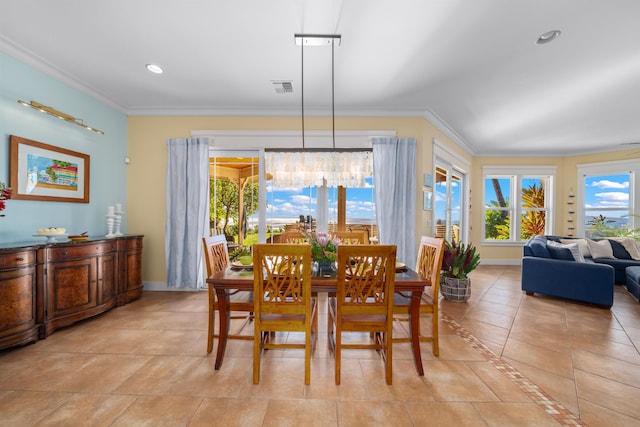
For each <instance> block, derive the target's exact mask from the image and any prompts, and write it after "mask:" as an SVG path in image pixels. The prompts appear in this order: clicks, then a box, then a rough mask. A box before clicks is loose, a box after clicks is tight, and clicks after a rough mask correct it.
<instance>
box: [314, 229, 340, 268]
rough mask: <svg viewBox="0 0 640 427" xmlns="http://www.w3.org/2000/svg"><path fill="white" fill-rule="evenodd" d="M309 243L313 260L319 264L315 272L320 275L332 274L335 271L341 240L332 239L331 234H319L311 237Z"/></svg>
mask: <svg viewBox="0 0 640 427" xmlns="http://www.w3.org/2000/svg"><path fill="white" fill-rule="evenodd" d="M309 242H310V243H311V258H312V259H313V261H314V263H316V264H317V266H315V268H314V270H316V271H317V273H318V274H319V275H324V274H331V273H332V272H333V271H335V266H334V263H335V261H336V257H337V252H338V245H339V244H340V239H338V238H337V237H335V238H331V236H330V235H329V233H325V232H317V233H312V234H310V235H309Z"/></svg>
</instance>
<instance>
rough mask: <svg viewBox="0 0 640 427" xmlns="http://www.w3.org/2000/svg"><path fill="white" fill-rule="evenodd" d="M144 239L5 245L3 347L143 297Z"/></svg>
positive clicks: (0, 308)
mask: <svg viewBox="0 0 640 427" xmlns="http://www.w3.org/2000/svg"><path fill="white" fill-rule="evenodd" d="M142 239H143V236H139V235H131V236H119V237H115V238H109V239H107V238H90V239H89V240H87V241H84V242H64V243H62V242H60V243H44V244H38V243H25V244H14V245H11V244H9V245H2V246H0V349H3V348H7V347H12V346H16V345H23V344H27V343H29V342H35V341H37V340H38V339H43V338H46V337H47V336H49V335H51V334H52V333H53V332H54V331H55V330H56V329H59V328H61V327H64V326H68V325H71V324H72V323H75V322H77V321H79V320H83V319H86V318H88V317H91V316H95V315H97V314H100V313H103V312H105V311H107V310H109V309H111V308H113V307H115V306H118V305H124V304H126V303H128V302H131V301H133V300H135V299H136V298H139V297H140V295H142V289H143V288H142Z"/></svg>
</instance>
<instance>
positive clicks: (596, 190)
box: [577, 159, 640, 238]
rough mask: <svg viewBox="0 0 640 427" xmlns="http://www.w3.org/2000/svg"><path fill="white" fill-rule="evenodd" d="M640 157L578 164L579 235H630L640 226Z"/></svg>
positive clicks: (591, 236)
mask: <svg viewBox="0 0 640 427" xmlns="http://www.w3.org/2000/svg"><path fill="white" fill-rule="evenodd" d="M638 171H640V160H638V159H634V160H632V161H619V162H607V163H594V164H589V165H580V166H578V176H579V180H578V185H579V188H578V195H577V196H578V197H577V200H578V212H577V215H578V218H579V220H577V226H578V233H579V235H583V236H586V237H590V238H593V237H603V236H630V235H633V234H634V230H635V229H637V228H638V218H637V217H636V216H635V215H634V213H635V212H638V209H637V208H636V206H635V203H637V202H635V201H636V200H638V199H637V197H634V191H636V190H634V189H637V188H638V183H636V182H635V181H636V180H637V179H638V178H637V177H638Z"/></svg>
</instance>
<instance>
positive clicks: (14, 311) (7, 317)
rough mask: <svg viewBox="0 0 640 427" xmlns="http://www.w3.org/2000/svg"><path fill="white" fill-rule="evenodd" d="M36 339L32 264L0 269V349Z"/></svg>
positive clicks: (33, 266) (35, 305)
mask: <svg viewBox="0 0 640 427" xmlns="http://www.w3.org/2000/svg"><path fill="white" fill-rule="evenodd" d="M31 258H32V259H33V258H34V257H33V256H32V257H31ZM37 340H38V324H37V304H36V268H35V264H32V265H27V266H24V267H21V268H14V269H0V349H2V348H6V347H11V346H13V345H19V344H25V343H28V342H31V341H37Z"/></svg>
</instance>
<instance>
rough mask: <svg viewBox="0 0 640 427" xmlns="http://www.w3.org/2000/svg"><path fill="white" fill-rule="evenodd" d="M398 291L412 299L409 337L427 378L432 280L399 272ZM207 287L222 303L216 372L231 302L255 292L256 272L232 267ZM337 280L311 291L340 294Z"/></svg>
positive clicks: (315, 284)
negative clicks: (424, 333) (423, 349)
mask: <svg viewBox="0 0 640 427" xmlns="http://www.w3.org/2000/svg"><path fill="white" fill-rule="evenodd" d="M394 283H395V285H394V291H395V292H397V293H402V295H404V296H409V297H410V306H409V311H410V313H411V315H410V316H409V317H410V322H409V335H410V337H411V349H412V352H413V359H414V362H415V366H416V371H417V372H418V375H420V376H423V375H424V369H423V367H422V357H421V355H420V329H419V322H420V300H421V298H422V293H423V292H424V288H425V286H430V285H431V282H430V280H429V279H428V278H426V277H423V276H422V275H420V274H418V273H417V272H416V271H414V270H412V269H410V268H406V267H404V268H402V269H398V270H396V275H395V282H394ZM207 285H208V286H210V287H213V289H214V291H215V293H216V297H217V299H218V313H219V325H220V332H219V337H218V350H217V353H216V362H215V370H219V369H220V368H221V367H222V361H223V360H224V353H225V350H226V348H227V341H228V336H229V328H230V324H231V311H230V308H229V300H230V297H231V295H233V294H234V293H236V292H237V291H240V292H243V291H244V292H251V291H253V271H252V270H250V269H248V268H242V267H241V268H234V267H228V268H226V269H225V270H221V271H218V272H216V273H214V274H212V275H211V276H209V277H208V278H207ZM336 286H337V280H336V277H335V276H329V275H324V276H314V277H312V278H311V291H312V292H313V293H319V292H327V293H329V294H331V293H335V292H336Z"/></svg>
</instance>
